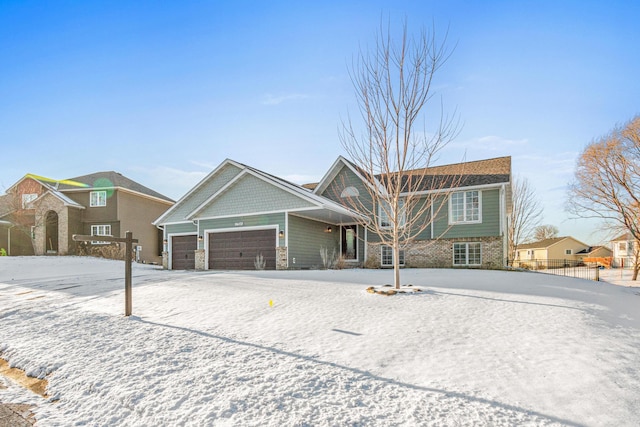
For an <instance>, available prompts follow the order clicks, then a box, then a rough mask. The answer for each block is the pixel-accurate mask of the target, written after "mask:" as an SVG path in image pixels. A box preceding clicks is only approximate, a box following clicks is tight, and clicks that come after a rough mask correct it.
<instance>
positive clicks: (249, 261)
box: [209, 229, 276, 270]
mask: <svg viewBox="0 0 640 427" xmlns="http://www.w3.org/2000/svg"><path fill="white" fill-rule="evenodd" d="M258 254H262V257H263V259H264V261H265V269H266V270H275V269H276V231H275V229H268V230H253V231H230V232H224V233H211V234H209V269H211V270H255V269H256V267H255V260H256V256H257V255H258Z"/></svg>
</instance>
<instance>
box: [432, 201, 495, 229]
mask: <svg viewBox="0 0 640 427" xmlns="http://www.w3.org/2000/svg"><path fill="white" fill-rule="evenodd" d="M481 197H482V202H481V203H482V222H481V223H479V224H458V225H451V226H450V228H448V227H449V206H448V204H446V205H444V206H443V207H442V209H441V211H440V214H439V215H438V216H437V217H436V221H435V223H434V237H438V236H440V235H442V237H443V238H464V237H491V236H499V235H500V190H499V189H495V190H482V196H481ZM447 228H448V229H447ZM443 233H444V234H443Z"/></svg>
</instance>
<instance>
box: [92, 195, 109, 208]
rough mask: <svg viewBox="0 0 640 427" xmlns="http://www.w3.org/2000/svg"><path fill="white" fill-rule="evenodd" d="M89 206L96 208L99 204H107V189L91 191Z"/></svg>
mask: <svg viewBox="0 0 640 427" xmlns="http://www.w3.org/2000/svg"><path fill="white" fill-rule="evenodd" d="M89 197H90V200H89V206H90V207H92V208H94V207H98V206H107V192H106V191H92V192H91V193H90V196H89Z"/></svg>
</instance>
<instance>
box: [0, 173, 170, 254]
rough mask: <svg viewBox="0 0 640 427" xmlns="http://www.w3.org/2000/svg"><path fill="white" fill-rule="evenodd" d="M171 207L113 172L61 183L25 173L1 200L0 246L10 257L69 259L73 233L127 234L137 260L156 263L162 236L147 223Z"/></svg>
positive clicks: (161, 197)
mask: <svg viewBox="0 0 640 427" xmlns="http://www.w3.org/2000/svg"><path fill="white" fill-rule="evenodd" d="M173 203H174V202H173V200H171V199H169V198H168V197H166V196H164V195H162V194H160V193H158V192H156V191H153V190H151V189H149V188H147V187H145V186H143V185H141V184H139V183H137V182H135V181H133V180H131V179H129V178H127V177H125V176H123V175H121V174H119V173H117V172H112V171H110V172H97V173H93V174H89V175H84V176H79V177H75V178H71V179H68V180H63V181H53V180H49V179H46V178H43V177H38V176H36V175H31V174H28V175H25V176H24V177H23V178H22V179H20V180H19V181H18V182H17V183H15V184H14V185H12V186H11V187H9V189H8V190H7V192H6V194H5V195H3V196H2V197H0V247H5V248H7V251H8V252H9V253H10V254H11V255H34V254H35V255H43V254H57V255H68V254H75V253H76V245H77V244H76V242H74V241H73V240H72V236H73V234H86V235H94V236H101V235H102V236H105V235H109V236H116V237H124V233H125V232H126V231H131V232H132V233H133V236H134V238H136V239H138V241H139V242H138V245H137V248H136V255H135V256H136V259H137V260H138V261H140V262H147V263H159V262H161V260H162V258H161V252H162V236H161V235H160V234H159V230H158V229H157V228H156V227H154V226H153V225H152V224H151V222H152V221H153V220H154V219H155V218H157V217H158V216H159V215H161V214H162V213H163V212H165V211H166V210H167V209H168V208H169V207H171V206H172V205H173ZM104 244H105V243H103V242H100V240H99V239H96V241H94V242H91V243H89V245H90V246H101V245H104Z"/></svg>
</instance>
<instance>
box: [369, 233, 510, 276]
mask: <svg viewBox="0 0 640 427" xmlns="http://www.w3.org/2000/svg"><path fill="white" fill-rule="evenodd" d="M456 242H468V243H477V242H480V243H481V244H482V249H481V251H482V252H481V253H482V265H480V266H470V267H479V268H500V267H502V266H503V264H504V254H503V251H502V248H503V246H502V237H477V238H456V239H439V240H435V241H427V242H424V243H423V242H418V243H414V244H412V245H411V246H409V248H407V249H405V267H413V268H451V267H454V265H453V244H454V243H456ZM367 258H368V260H367V263H366V264H367V266H368V267H375V268H378V267H380V246H379V245H376V244H372V243H368V244H367ZM456 267H465V266H456Z"/></svg>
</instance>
